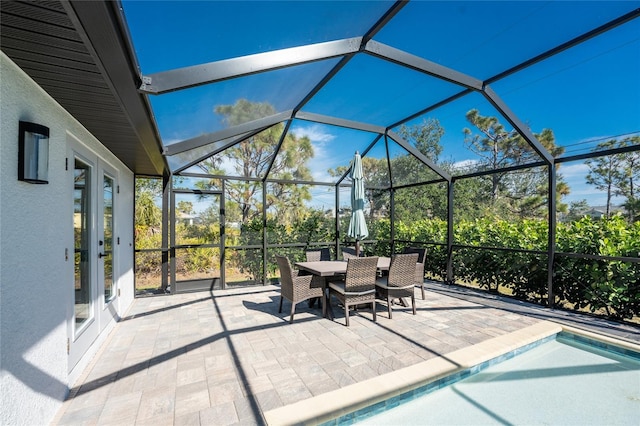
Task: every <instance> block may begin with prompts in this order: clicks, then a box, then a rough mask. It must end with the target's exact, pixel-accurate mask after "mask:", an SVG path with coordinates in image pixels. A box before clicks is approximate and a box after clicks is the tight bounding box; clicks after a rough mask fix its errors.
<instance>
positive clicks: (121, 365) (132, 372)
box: [55, 286, 540, 425]
mask: <svg viewBox="0 0 640 426" xmlns="http://www.w3.org/2000/svg"><path fill="white" fill-rule="evenodd" d="M204 294H207V293H188V294H179V295H175V296H171V297H165V296H161V297H154V298H140V299H137V300H136V301H135V302H134V305H133V306H132V308H131V310H130V312H129V313H128V315H127V316H126V318H125V320H123V321H121V322H120V323H119V324H118V325H117V326H116V328H115V330H114V331H113V332H112V334H111V336H110V337H109V339H108V340H107V342H106V343H105V344H104V345H103V347H102V349H101V350H100V352H99V353H98V355H97V356H96V357H95V359H94V360H93V361H92V363H91V365H90V366H89V367H88V368H87V370H86V371H85V373H84V375H83V376H82V377H81V379H80V380H79V382H78V383H77V384H75V386H74V387H73V389H72V390H71V393H70V396H69V398H68V400H67V401H66V402H65V405H64V406H63V409H62V410H61V411H60V413H59V414H58V416H57V418H56V422H55V423H57V424H106V423H109V424H134V423H135V424H154V425H162V424H216V425H222V424H235V423H241V424H264V418H263V413H264V412H266V411H269V410H272V409H275V408H278V407H282V406H285V405H289V404H292V403H295V402H298V401H301V400H304V399H307V398H310V397H313V396H317V395H319V394H323V393H326V392H331V391H335V390H337V389H340V388H343V387H345V386H348V385H351V384H354V383H356V382H361V381H364V380H367V379H370V378H372V377H375V376H378V375H381V374H384V373H388V372H391V371H395V370H398V369H401V368H404V367H407V366H411V365H415V364H418V363H420V362H422V361H424V360H428V359H431V358H434V357H440V356H444V355H446V354H447V353H450V352H453V351H455V350H458V349H462V348H465V347H468V346H470V345H474V344H477V343H480V342H483V341H486V340H488V339H491V338H493V337H495V336H501V335H505V334H508V333H510V332H513V331H516V330H520V329H523V328H525V327H528V326H530V325H532V324H535V323H537V322H539V321H540V319H536V318H532V317H530V316H524V315H521V314H518V313H516V312H509V311H506V310H501V309H497V308H494V307H488V306H483V305H479V304H476V303H472V302H469V301H465V300H461V299H459V298H454V297H449V296H446V295H444V294H441V293H439V292H434V291H429V292H428V293H427V299H426V300H424V301H423V300H421V299H420V298H419V297H418V298H417V299H416V303H417V308H418V310H417V315H415V316H413V315H411V310H410V309H409V308H406V309H398V308H396V310H394V318H393V319H392V320H389V319H388V317H387V316H386V308H385V307H384V306H382V305H379V306H378V312H379V315H378V322H377V323H374V322H372V321H371V316H370V313H369V312H365V313H364V315H359V314H355V315H353V316H352V323H351V326H350V327H348V328H347V327H345V326H344V318H343V317H341V315H340V314H338V318H337V319H336V320H335V321H330V320H327V319H324V318H322V317H321V309H319V308H317V307H315V308H309V307H308V306H307V305H306V304H305V303H301V304H299V305H298V307H297V310H296V319H295V321H294V323H293V324H289V323H288V314H287V312H286V311H287V309H286V308H285V309H283V311H285V312H283V313H282V314H279V313H278V300H279V288H278V287H276V286H267V287H259V288H253V289H234V290H226V291H213V292H212V293H210V294H207V297H203V295H204ZM286 303H287V302H285V306H286ZM336 312H337V313H339V312H340V310H339V309H337V310H336Z"/></svg>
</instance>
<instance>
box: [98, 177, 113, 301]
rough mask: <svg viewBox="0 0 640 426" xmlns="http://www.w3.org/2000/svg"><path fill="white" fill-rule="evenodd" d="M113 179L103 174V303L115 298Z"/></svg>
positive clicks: (101, 256) (101, 254)
mask: <svg viewBox="0 0 640 426" xmlns="http://www.w3.org/2000/svg"><path fill="white" fill-rule="evenodd" d="M114 186H115V185H114V182H113V178H111V177H110V176H109V175H107V174H104V175H103V178H102V240H100V243H101V247H100V248H99V249H101V250H102V251H101V253H100V254H99V255H98V256H99V257H100V258H101V259H102V274H101V275H102V280H103V283H104V302H105V303H108V302H109V301H110V300H111V299H113V297H114V296H115V287H114V283H113V188H114Z"/></svg>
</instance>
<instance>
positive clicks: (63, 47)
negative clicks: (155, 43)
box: [0, 0, 167, 176]
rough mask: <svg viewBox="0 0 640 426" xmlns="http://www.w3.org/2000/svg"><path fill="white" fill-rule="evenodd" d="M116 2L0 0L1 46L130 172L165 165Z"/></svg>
mask: <svg viewBox="0 0 640 426" xmlns="http://www.w3.org/2000/svg"><path fill="white" fill-rule="evenodd" d="M117 7H118V4H117V3H116V2H73V3H72V2H69V1H55V0H54V1H29V2H19V1H2V5H1V7H0V17H1V19H0V27H1V32H0V48H1V49H2V51H3V52H4V53H5V54H6V55H7V56H8V57H10V58H11V59H12V60H13V61H14V62H15V63H16V64H17V65H18V66H19V67H20V68H22V69H23V70H24V71H25V72H26V73H27V74H28V75H29V76H30V77H31V78H32V79H33V80H35V81H36V82H37V83H38V84H39V85H40V86H41V87H42V88H43V89H44V90H45V91H47V93H49V95H51V96H52V97H53V98H54V99H55V100H56V101H58V103H60V104H61V105H62V106H63V107H64V108H65V109H66V110H67V111H68V112H69V113H71V114H72V115H73V116H74V117H75V118H76V119H77V120H78V121H79V122H80V123H82V124H83V125H84V126H85V127H86V128H87V129H88V130H89V131H90V132H91V133H92V134H93V135H94V136H96V137H97V138H98V140H100V141H101V142H102V143H103V144H104V145H105V146H106V147H107V148H108V149H109V150H111V151H112V152H113V153H114V154H115V155H116V156H117V157H118V158H119V159H120V160H121V161H122V162H123V163H125V164H126V165H127V166H128V167H129V168H130V169H131V170H132V171H133V172H134V173H136V174H139V175H149V176H157V175H162V174H163V172H164V171H166V169H167V168H166V162H165V160H164V158H163V157H162V145H161V143H160V138H159V136H158V134H157V130H156V126H155V123H154V120H153V115H152V113H151V108H150V105H149V104H148V102H147V100H146V98H145V97H144V96H143V95H141V94H139V93H138V92H137V87H138V85H139V79H140V77H139V72H138V66H137V63H136V62H135V56H134V55H133V53H132V52H133V49H132V48H131V46H130V44H129V41H128V40H129V37H128V35H127V34H126V29H125V28H126V26H125V25H123V18H122V15H121V11H120V10H118V8H117Z"/></svg>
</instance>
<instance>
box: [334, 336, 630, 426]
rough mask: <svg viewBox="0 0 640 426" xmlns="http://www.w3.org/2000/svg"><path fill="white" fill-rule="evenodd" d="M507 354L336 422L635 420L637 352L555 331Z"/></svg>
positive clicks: (589, 422) (569, 422)
mask: <svg viewBox="0 0 640 426" xmlns="http://www.w3.org/2000/svg"><path fill="white" fill-rule="evenodd" d="M507 358H509V359H506V360H497V361H499V362H489V363H488V364H487V365H488V366H486V368H484V367H483V366H481V367H480V368H474V369H473V371H466V372H463V373H461V374H459V375H457V377H455V378H448V379H445V380H444V381H440V383H439V384H431V385H428V386H425V387H424V388H422V389H418V390H416V391H413V392H412V393H411V394H410V395H403V396H400V397H397V398H394V401H385V402H384V403H379V404H376V405H375V406H373V407H370V408H368V409H364V410H360V411H359V412H356V413H353V414H351V415H349V416H347V417H344V418H341V419H336V423H337V424H354V423H357V424H361V425H506V424H509V425H640V354H638V353H635V352H632V351H628V350H625V349H615V347H612V346H610V345H607V344H602V343H600V342H596V341H588V340H587V339H585V338H583V337H580V336H576V335H573V334H565V333H561V334H560V335H558V336H557V337H556V338H551V339H547V341H545V342H543V343H542V344H537V345H533V346H531V347H530V348H526V350H525V351H524V352H523V353H520V354H518V355H517V356H512V355H511V356H507ZM477 370H479V371H477ZM476 371H477V372H476ZM465 376H466V378H462V379H460V378H461V377H465ZM401 401H402V402H403V403H401V404H400V403H399V402H401ZM393 405H397V406H395V407H393V408H390V407H392V406H393Z"/></svg>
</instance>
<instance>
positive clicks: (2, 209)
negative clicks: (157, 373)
mask: <svg viewBox="0 0 640 426" xmlns="http://www.w3.org/2000/svg"><path fill="white" fill-rule="evenodd" d="M0 87H1V91H0V104H1V108H0V121H1V126H0V398H1V399H0V424H3V425H9V424H11V425H13V424H47V423H48V422H50V421H51V420H52V419H53V417H54V416H55V414H56V412H57V410H58V409H59V408H60V406H61V404H62V402H63V401H64V399H65V397H66V396H67V394H68V391H69V389H70V388H71V387H73V384H74V381H75V380H76V379H77V378H78V377H79V375H80V373H81V372H82V370H83V369H84V368H85V367H86V366H87V365H88V363H89V362H90V360H91V358H92V356H93V355H94V354H95V353H96V352H97V350H98V349H99V347H100V344H101V343H102V342H103V341H104V340H105V339H106V336H107V335H108V333H109V332H110V331H111V330H113V328H114V325H115V320H111V321H103V322H104V324H101V327H100V329H101V330H102V332H101V333H100V334H99V335H98V336H97V337H96V338H95V340H93V343H92V344H91V346H90V347H89V349H88V350H87V351H86V352H84V355H83V357H82V358H81V359H80V361H79V362H78V363H77V364H75V365H74V366H70V365H69V364H70V363H69V357H68V353H67V344H68V338H69V337H70V336H69V332H68V330H69V329H70V327H71V323H70V322H71V321H72V320H73V309H74V289H73V280H74V261H73V251H74V237H73V235H74V234H73V190H72V187H73V185H72V184H71V182H73V180H72V179H73V178H72V176H73V159H72V158H71V159H69V163H70V167H69V170H65V159H66V158H67V156H68V152H69V147H70V144H71V143H72V141H73V143H75V144H78V143H81V144H83V145H84V146H85V147H86V149H87V150H88V151H90V152H92V153H94V154H95V155H96V158H98V159H100V161H104V162H105V163H108V164H109V165H111V167H113V168H115V170H117V178H118V184H119V186H120V192H119V194H117V195H116V197H117V199H116V203H115V212H114V217H116V218H117V219H116V229H115V234H114V235H117V236H118V237H119V238H120V244H119V245H118V246H115V247H114V250H115V251H117V258H118V262H117V263H116V264H115V268H116V269H115V271H114V276H115V280H116V285H117V288H118V289H120V294H119V296H118V297H117V301H116V303H114V307H115V308H116V311H117V315H116V319H117V317H118V316H120V317H121V316H123V315H124V314H125V313H126V310H127V309H128V307H129V306H130V305H131V303H132V302H133V299H134V288H133V287H134V286H133V220H132V218H133V192H134V176H133V173H132V172H131V171H130V170H129V169H128V168H127V167H125V166H124V165H123V164H122V162H120V161H119V160H118V159H117V158H116V157H115V156H114V155H113V154H112V153H111V152H109V151H108V150H107V149H106V148H105V147H104V146H103V145H102V144H101V143H100V141H98V140H97V139H96V138H94V137H93V136H92V135H91V134H90V133H89V132H88V131H87V130H86V129H85V128H84V127H83V126H82V125H81V124H80V123H79V122H78V121H77V120H75V119H74V118H73V117H72V116H71V115H70V114H69V113H68V112H66V111H65V110H64V109H63V108H62V107H61V106H60V105H59V104H58V103H57V102H56V101H55V100H54V99H53V98H51V97H50V96H49V95H48V94H47V93H46V92H45V91H44V90H43V89H42V88H41V87H39V86H38V85H37V84H36V83H35V82H34V81H33V80H31V79H30V78H29V77H28V76H27V75H26V74H25V73H24V72H23V71H22V70H21V69H20V68H19V67H18V66H17V65H16V64H15V63H13V62H12V61H11V60H10V59H9V58H8V57H7V56H6V55H5V54H4V53H2V52H0ZM19 120H23V121H31V122H35V123H38V124H41V125H44V126H47V127H49V129H50V145H49V183H48V184H44V185H34V184H29V183H26V182H21V181H18V179H17V161H18V122H19ZM70 173H71V175H70ZM65 250H67V253H70V255H69V256H67V258H66V259H65Z"/></svg>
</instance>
